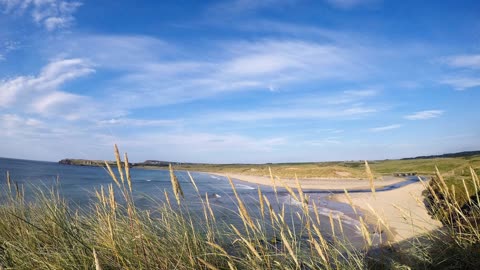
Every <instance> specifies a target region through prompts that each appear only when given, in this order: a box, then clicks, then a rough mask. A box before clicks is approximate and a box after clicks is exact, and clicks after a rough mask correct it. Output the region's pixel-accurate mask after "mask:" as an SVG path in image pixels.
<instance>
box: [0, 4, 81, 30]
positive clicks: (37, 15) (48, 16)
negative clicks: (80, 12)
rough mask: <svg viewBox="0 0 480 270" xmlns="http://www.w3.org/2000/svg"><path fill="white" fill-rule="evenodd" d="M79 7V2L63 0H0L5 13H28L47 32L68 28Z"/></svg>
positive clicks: (0, 5)
mask: <svg viewBox="0 0 480 270" xmlns="http://www.w3.org/2000/svg"><path fill="white" fill-rule="evenodd" d="M81 5H82V3H81V2H77V1H63V0H35V1H31V0H0V8H1V7H3V9H4V11H5V13H7V14H16V15H22V14H23V13H29V14H30V16H31V17H32V19H33V21H34V22H35V23H37V24H39V25H43V26H44V27H45V28H46V29H47V30H48V31H53V30H56V29H61V28H66V27H69V26H70V25H71V24H72V23H73V21H74V20H75V18H74V17H73V14H74V13H75V11H76V10H77V9H78V8H79V7H80V6H81Z"/></svg>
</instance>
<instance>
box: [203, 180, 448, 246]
mask: <svg viewBox="0 0 480 270" xmlns="http://www.w3.org/2000/svg"><path fill="white" fill-rule="evenodd" d="M211 174H215V175H220V176H229V177H231V178H234V179H238V180H242V181H245V182H249V183H255V184H260V185H267V186H272V185H273V182H272V180H271V179H270V177H262V176H250V175H241V174H220V173H211ZM282 181H283V182H284V183H285V184H286V185H288V186H289V187H292V188H296V187H297V184H296V180H295V179H282ZM402 181H405V179H404V178H400V177H385V178H383V179H377V180H376V181H375V188H376V189H379V188H381V187H385V186H389V185H392V184H396V183H400V182H402ZM299 182H300V185H301V186H302V189H304V190H311V191H314V190H343V189H347V190H354V189H370V186H369V181H368V180H365V179H322V178H317V179H299ZM275 185H277V186H282V184H281V183H280V182H279V181H278V180H277V181H276V183H275ZM423 190H424V187H423V183H421V182H416V183H412V184H409V185H406V186H403V187H400V188H396V189H393V190H387V191H381V192H376V193H375V195H374V194H372V193H371V192H359V193H350V194H349V195H350V198H351V201H352V203H353V205H354V207H355V208H357V209H360V210H362V212H363V213H365V215H366V219H367V222H368V223H369V224H372V225H374V226H376V225H378V226H379V227H381V228H383V230H387V232H386V233H387V234H388V235H390V237H389V239H390V241H393V242H399V241H402V240H406V239H408V238H411V237H413V236H415V235H418V234H421V233H424V232H426V231H431V230H435V229H438V228H440V226H441V224H440V222H439V221H437V220H433V219H432V218H431V217H430V216H429V215H428V213H427V210H426V208H425V206H424V204H423V202H422V194H421V193H422V191H423ZM331 199H332V200H336V201H339V202H345V203H349V201H348V198H347V196H346V195H345V194H343V193H341V194H334V195H332V196H331Z"/></svg>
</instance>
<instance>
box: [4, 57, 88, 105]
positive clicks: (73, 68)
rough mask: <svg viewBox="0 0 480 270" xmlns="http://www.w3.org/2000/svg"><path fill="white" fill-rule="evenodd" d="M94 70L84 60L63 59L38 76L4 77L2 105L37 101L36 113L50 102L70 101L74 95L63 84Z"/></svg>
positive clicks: (49, 65)
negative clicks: (64, 88) (63, 90)
mask: <svg viewBox="0 0 480 270" xmlns="http://www.w3.org/2000/svg"><path fill="white" fill-rule="evenodd" d="M92 72H94V70H93V69H92V68H91V67H90V65H89V64H88V62H87V61H85V60H83V59H78V58H77V59H62V60H57V61H54V62H51V63H50V64H48V65H47V66H45V67H44V68H43V69H42V70H41V72H40V73H39V75H38V76H19V77H15V78H12V79H6V80H5V79H4V80H2V81H0V108H2V107H3V108H10V107H12V106H14V105H18V104H23V105H25V104H32V102H33V103H36V104H37V105H35V106H33V109H34V110H35V111H36V112H39V113H45V112H46V111H45V109H46V108H47V107H48V105H52V104H58V103H59V102H62V101H70V100H71V99H72V98H73V97H74V95H72V94H68V93H64V92H60V91H59V90H58V88H59V87H60V86H61V85H62V84H64V83H65V82H68V81H71V80H73V79H76V78H79V77H82V76H85V75H88V74H90V73H92ZM27 107H28V106H27ZM31 109H32V108H31Z"/></svg>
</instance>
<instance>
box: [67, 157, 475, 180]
mask: <svg viewBox="0 0 480 270" xmlns="http://www.w3.org/2000/svg"><path fill="white" fill-rule="evenodd" d="M60 163H62V164H69V165H82V166H87V165H88V164H91V166H104V161H98V160H81V159H64V160H62V161H60ZM369 163H370V166H371V168H372V171H373V173H374V174H375V176H377V177H378V176H382V175H393V174H395V173H399V172H402V173H417V174H419V175H429V176H433V175H434V168H435V166H437V167H438V169H439V170H440V171H441V172H442V173H443V174H444V175H446V176H447V177H450V176H460V177H468V176H469V175H470V171H469V167H472V168H475V169H476V170H477V171H476V172H477V173H479V172H480V152H479V151H472V152H462V153H451V154H444V155H437V156H424V157H418V158H408V159H398V160H377V161H370V162H369ZM109 164H110V165H111V166H112V165H115V161H109ZM130 164H131V167H132V168H146V169H168V165H169V164H172V165H174V166H175V168H176V169H178V170H185V171H200V172H215V173H230V174H243V175H250V176H267V177H269V176H270V169H271V170H272V171H274V172H275V175H277V176H279V177H281V178H295V175H296V176H297V177H298V178H301V179H308V178H350V179H351V178H357V179H360V178H362V179H364V178H366V177H367V175H366V174H365V169H364V162H363V161H332V162H297V163H268V164H208V163H182V162H168V161H156V160H147V161H144V162H139V163H130Z"/></svg>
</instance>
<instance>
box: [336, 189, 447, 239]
mask: <svg viewBox="0 0 480 270" xmlns="http://www.w3.org/2000/svg"><path fill="white" fill-rule="evenodd" d="M423 190H424V186H423V183H421V182H416V183H413V184H409V185H406V186H403V187H400V188H398V189H394V190H389V191H383V192H377V193H375V195H373V194H372V193H368V192H365V193H351V194H349V195H350V198H351V200H352V203H353V205H355V206H356V207H359V208H361V209H362V210H367V211H368V213H369V215H368V216H367V222H368V223H370V224H378V225H379V226H381V227H383V228H385V227H386V230H387V234H388V235H391V236H392V237H393V239H392V240H393V242H399V241H402V240H406V239H409V238H412V237H414V236H417V235H419V234H422V233H425V232H429V231H433V230H436V229H439V228H440V227H441V225H442V224H441V223H440V222H439V221H438V220H434V219H432V218H431V217H430V215H429V214H428V212H427V209H426V208H425V205H424V204H423V196H422V191H423ZM332 199H334V200H337V201H340V202H345V203H348V198H347V196H346V195H345V194H335V195H334V196H332ZM385 225H386V226H385Z"/></svg>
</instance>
